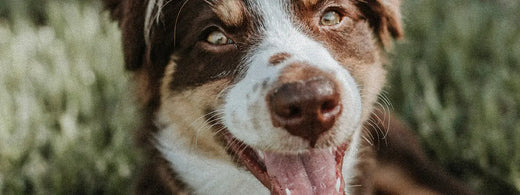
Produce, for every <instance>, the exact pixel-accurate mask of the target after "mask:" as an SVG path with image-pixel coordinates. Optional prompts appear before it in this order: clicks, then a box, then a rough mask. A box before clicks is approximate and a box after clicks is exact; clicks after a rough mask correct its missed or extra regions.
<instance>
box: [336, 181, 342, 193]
mask: <svg viewBox="0 0 520 195" xmlns="http://www.w3.org/2000/svg"><path fill="white" fill-rule="evenodd" d="M335 187H336V192H339V188H340V187H341V179H340V178H338V180H336V186H335Z"/></svg>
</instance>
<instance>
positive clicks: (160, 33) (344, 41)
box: [104, 0, 471, 194]
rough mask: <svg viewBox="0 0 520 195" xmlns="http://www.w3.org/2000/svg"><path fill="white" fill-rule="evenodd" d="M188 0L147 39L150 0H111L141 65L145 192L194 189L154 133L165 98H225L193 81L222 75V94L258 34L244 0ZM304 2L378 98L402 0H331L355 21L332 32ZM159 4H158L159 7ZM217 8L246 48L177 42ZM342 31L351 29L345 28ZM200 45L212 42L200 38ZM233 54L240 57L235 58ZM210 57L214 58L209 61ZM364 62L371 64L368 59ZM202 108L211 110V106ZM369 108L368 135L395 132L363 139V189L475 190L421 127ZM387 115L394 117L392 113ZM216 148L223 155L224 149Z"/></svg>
mask: <svg viewBox="0 0 520 195" xmlns="http://www.w3.org/2000/svg"><path fill="white" fill-rule="evenodd" d="M183 2H184V1H172V2H170V3H167V4H166V5H165V6H164V7H163V8H162V9H163V10H162V12H161V13H162V17H164V18H170V19H172V20H173V21H175V22H166V23H162V22H160V23H154V24H153V25H152V27H151V29H150V44H149V45H147V44H146V42H145V39H144V38H143V35H144V32H145V29H144V28H145V27H144V24H145V10H146V6H147V1H141V0H104V3H105V5H106V7H107V9H108V10H110V11H111V13H112V17H113V18H114V19H115V20H117V21H118V22H119V25H120V28H121V31H122V35H123V49H124V59H125V64H126V68H127V69H128V70H131V71H133V73H134V82H135V86H136V90H137V96H138V99H139V102H140V104H141V106H142V108H141V109H142V116H143V121H144V123H143V126H142V128H140V129H139V131H138V132H137V134H136V139H137V142H138V143H139V145H140V146H141V147H142V148H144V153H145V156H144V158H145V159H147V161H148V163H147V164H146V165H145V166H144V167H143V168H142V170H140V171H141V172H142V174H141V175H140V176H141V177H140V179H139V180H138V182H137V183H136V188H135V190H136V193H137V194H164V193H166V194H171V193H175V194H183V193H187V192H188V191H189V189H187V188H186V185H184V184H183V183H182V182H181V181H180V180H178V178H176V176H175V173H174V171H173V170H171V168H169V166H168V164H167V162H166V161H165V160H163V159H162V157H160V155H159V152H158V151H157V149H155V147H153V143H152V135H153V134H154V133H155V132H157V128H158V127H157V126H156V125H155V123H154V119H155V118H154V117H155V116H156V115H157V113H158V111H159V107H160V105H161V104H162V106H166V107H167V108H165V110H173V111H179V110H182V109H189V107H190V106H197V105H207V104H211V103H208V102H205V104H201V103H200V102H201V101H218V98H217V100H201V99H192V98H191V97H197V95H199V96H200V94H194V93H198V92H200V91H204V90H202V89H199V90H191V91H190V90H189V89H188V88H191V89H193V88H198V87H201V85H202V84H208V83H214V84H215V85H211V84H209V85H207V86H206V87H208V88H207V89H206V90H210V89H211V90H210V92H209V93H212V94H213V96H212V97H217V96H218V95H219V94H218V91H220V90H221V89H219V88H218V86H224V85H221V84H220V85H219V83H230V82H233V81H232V78H233V75H234V74H236V73H235V72H233V71H235V70H236V69H237V66H238V63H239V61H240V59H241V56H243V55H244V53H242V52H241V51H244V50H246V49H247V48H241V47H243V46H246V45H248V43H249V41H251V40H254V37H252V36H253V35H254V34H255V33H254V30H255V29H253V28H251V26H252V25H253V23H254V21H251V20H252V18H251V16H247V15H246V14H245V13H244V12H245V11H244V10H243V8H242V7H243V5H241V1H238V0H233V1H225V3H218V4H217V5H215V6H214V7H213V9H214V10H213V11H206V10H202V9H211V8H202V7H201V6H200V4H196V3H190V4H187V5H186V6H185V7H184V6H183V4H182V3H183ZM201 2H202V1H201ZM221 2H223V1H221ZM298 2H299V3H300V4H299V6H297V7H296V8H294V9H295V10H299V11H298V12H297V13H298V14H299V15H300V16H301V17H298V18H303V19H302V21H301V22H304V23H307V24H308V25H307V26H311V28H310V29H306V30H307V31H308V32H307V33H308V34H310V35H312V36H314V37H313V38H314V39H316V40H318V41H320V42H322V43H324V45H325V47H327V48H328V49H329V50H330V51H332V52H334V51H338V52H337V53H332V54H333V56H334V58H335V59H336V60H338V61H340V62H341V64H345V65H346V67H345V68H346V69H348V70H349V71H350V72H351V74H352V75H353V77H355V79H356V81H358V82H359V85H360V88H361V92H362V96H363V97H365V98H366V97H372V98H371V99H364V100H363V102H368V103H366V105H364V106H371V104H372V103H373V102H375V101H376V99H375V97H377V96H376V94H378V93H379V91H380V89H381V88H382V87H383V83H384V77H385V71H384V67H382V66H380V65H376V64H380V63H378V62H381V61H384V59H382V58H381V56H382V53H383V51H382V48H384V47H386V48H389V47H390V43H391V40H392V39H393V38H400V37H402V36H403V31H402V24H401V18H400V14H399V4H400V1H399V0H362V1H361V0H359V1H349V0H331V1H327V2H329V3H330V4H341V5H343V8H344V9H345V10H341V11H342V14H343V16H344V17H345V18H344V20H343V22H346V23H347V24H346V25H344V26H348V29H328V30H329V32H322V31H321V30H320V29H319V28H312V26H315V23H316V22H319V21H316V17H315V16H314V14H311V13H313V12H314V11H316V10H319V9H322V5H321V3H320V2H323V1H318V0H300V1H298ZM181 7H182V8H183V9H182V10H181ZM302 7H303V8H302ZM157 11H158V10H154V13H157ZM215 12H216V13H215ZM215 15H216V16H217V17H218V18H220V19H221V20H222V22H223V23H224V24H223V25H224V26H227V27H229V28H227V29H226V30H229V31H230V32H234V33H237V34H238V35H237V36H236V37H231V38H233V40H234V41H235V42H237V45H238V46H237V47H240V48H239V50H226V51H219V52H227V53H226V54H227V55H225V56H226V57H223V58H224V59H220V58H214V57H211V56H210V55H211V54H208V53H202V52H188V51H187V50H186V51H185V50H178V49H177V48H184V47H185V46H184V45H183V44H184V43H186V42H190V41H192V42H193V41H194V40H196V39H197V38H198V37H196V36H197V34H198V33H194V32H192V31H191V30H193V29H190V28H181V27H183V26H192V25H193V23H194V22H195V21H193V20H197V19H201V18H204V17H206V18H211V17H213V16H215ZM195 30H199V29H195ZM338 31H347V32H348V33H337V32H338ZM370 32H374V33H373V34H372V33H370ZM239 37H242V39H240V38H239ZM374 42H378V43H379V45H380V46H384V47H377V46H374V44H373V43H374ZM197 47H204V46H201V45H198V46H197ZM194 51H197V50H194ZM340 51H341V52H340ZM172 54H173V55H174V56H183V58H178V59H177V58H175V59H174V58H172V57H171V55H172ZM345 54H347V55H345ZM219 57H222V56H219ZM289 57H290V56H287V55H285V54H283V53H282V54H280V55H276V57H273V58H271V60H270V63H271V64H273V65H275V64H277V63H280V62H281V61H284V60H285V59H286V58H289ZM209 62H211V63H209ZM229 62H232V63H231V64H229ZM186 64H189V66H187V65H186ZM208 64H213V65H212V66H209V67H208V66H207V65H208ZM363 64H370V65H368V66H363ZM166 67H168V69H167V68H166ZM172 69H175V71H173V70H172ZM190 71H191V72H193V71H197V72H198V73H199V74H186V73H187V72H190ZM217 75H220V76H217ZM366 86H371V87H370V88H368V87H366ZM181 89H182V91H183V92H181ZM186 89H188V90H186ZM197 91H198V92H197ZM190 93H191V94H190ZM199 110H202V111H204V112H206V110H205V108H202V109H199ZM364 110H371V109H364ZM175 114H176V113H171V112H170V113H165V116H170V117H171V118H178V117H173V116H171V115H175ZM204 114H205V113H204ZM204 114H202V115H204ZM363 116H364V118H365V119H369V118H370V119H369V120H367V121H375V122H374V124H369V123H366V124H365V131H364V132H363V133H364V135H365V137H367V136H369V135H374V134H378V133H381V132H388V135H387V136H386V137H383V136H380V137H379V138H377V139H374V140H371V141H372V142H373V143H374V144H373V145H371V144H369V143H368V142H364V144H363V145H362V146H361V148H360V164H359V165H358V176H359V177H358V178H357V179H356V180H355V181H354V183H352V184H350V185H352V186H359V187H355V188H354V189H355V191H354V192H355V193H356V194H373V193H382V194H396V193H397V194H401V193H403V194H406V193H412V192H413V193H417V192H437V193H440V194H471V191H469V190H468V189H467V188H465V187H464V186H463V185H461V184H460V183H458V182H457V181H455V180H453V179H452V178H450V177H449V176H447V174H445V173H444V172H442V171H441V169H440V168H438V167H436V166H435V165H433V164H432V163H430V162H429V161H428V160H427V158H426V157H425V155H424V154H423V153H422V152H421V150H420V147H419V145H418V144H417V142H416V141H415V138H414V137H413V135H412V134H411V133H410V131H409V130H407V129H406V128H405V127H404V125H402V124H401V122H400V121H398V120H396V119H395V118H393V117H392V116H390V115H388V114H387V113H381V112H377V111H376V112H374V113H363ZM381 119H388V121H387V120H381ZM187 133H189V132H187ZM191 137H193V136H191ZM205 137H211V136H205ZM188 141H190V142H193V141H196V140H188ZM218 142H219V140H212V141H207V142H205V143H214V144H215V145H199V147H201V148H200V150H201V151H205V152H210V153H211V152H212V151H213V150H212V149H211V148H213V147H219V146H221V144H218ZM213 154H214V155H223V154H219V153H218V152H214V153H213ZM396 178H400V179H399V180H397V179H396Z"/></svg>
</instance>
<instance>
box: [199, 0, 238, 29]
mask: <svg viewBox="0 0 520 195" xmlns="http://www.w3.org/2000/svg"><path fill="white" fill-rule="evenodd" d="M205 2H206V3H207V4H208V5H209V6H211V8H212V10H213V11H214V12H215V14H217V16H218V17H219V18H220V20H222V22H224V23H225V24H226V25H228V26H238V25H240V24H241V23H242V22H243V21H244V18H245V7H244V3H243V1H242V0H205Z"/></svg>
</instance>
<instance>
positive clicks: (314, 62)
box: [103, 0, 471, 195]
mask: <svg viewBox="0 0 520 195" xmlns="http://www.w3.org/2000/svg"><path fill="white" fill-rule="evenodd" d="M103 2H104V4H105V6H106V8H107V9H108V10H110V12H111V16H112V18H113V19H115V20H116V21H118V23H119V26H120V28H121V32H122V39H123V49H124V60H125V64H126V68H127V69H128V70H130V71H132V72H133V77H134V78H133V80H134V82H135V88H136V94H137V99H138V102H140V105H141V106H142V108H141V110H142V113H143V114H142V116H143V121H144V122H143V123H144V125H143V127H142V128H140V130H139V131H138V133H137V136H136V138H137V142H138V144H139V145H140V146H141V147H142V148H143V149H144V153H146V155H145V158H146V159H147V163H146V165H145V166H144V167H143V170H141V175H140V177H139V179H138V181H137V182H136V185H135V186H136V187H135V191H136V193H137V194H163V193H166V194H172V193H173V194H269V193H271V194H287V195H290V194H376V193H377V194H471V191H470V190H468V189H467V188H466V187H464V186H463V185H461V184H460V183H459V182H458V181H456V180H454V179H452V178H451V177H449V176H447V174H445V173H444V172H443V171H442V170H441V169H440V168H438V167H436V166H435V165H433V164H432V163H430V162H429V161H428V160H427V158H426V157H425V155H424V154H423V153H422V152H421V150H420V149H419V148H420V147H419V145H418V144H417V142H416V140H415V138H414V137H413V135H412V134H411V133H410V132H409V131H408V130H407V129H406V127H405V126H404V125H403V124H402V123H401V122H400V121H398V120H397V119H395V118H394V117H393V116H392V115H390V114H389V113H387V112H382V111H380V110H379V109H377V108H374V104H375V103H376V101H377V99H378V95H379V93H380V91H381V90H382V88H383V87H384V84H385V74H386V70H385V65H386V64H387V63H386V57H385V51H386V50H388V49H389V48H390V47H391V44H392V40H393V39H396V38H400V37H402V36H403V30H402V24H401V16H400V8H399V7H400V1H399V0H147V1H142V0H104V1H103Z"/></svg>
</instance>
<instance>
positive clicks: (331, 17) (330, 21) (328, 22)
mask: <svg viewBox="0 0 520 195" xmlns="http://www.w3.org/2000/svg"><path fill="white" fill-rule="evenodd" d="M340 22H341V16H340V15H339V13H338V12H336V11H328V12H325V14H323V16H322V17H321V21H320V24H321V25H322V26H335V25H337V24H339V23H340Z"/></svg>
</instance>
